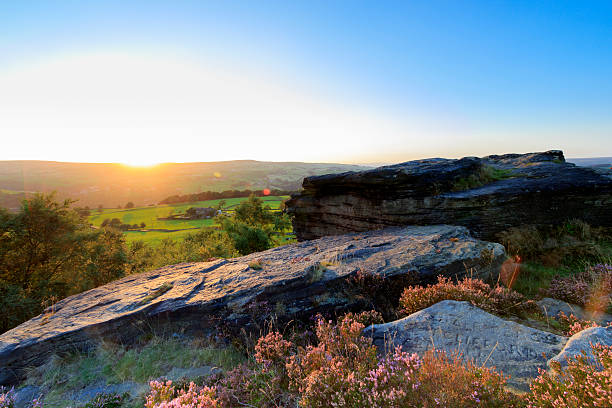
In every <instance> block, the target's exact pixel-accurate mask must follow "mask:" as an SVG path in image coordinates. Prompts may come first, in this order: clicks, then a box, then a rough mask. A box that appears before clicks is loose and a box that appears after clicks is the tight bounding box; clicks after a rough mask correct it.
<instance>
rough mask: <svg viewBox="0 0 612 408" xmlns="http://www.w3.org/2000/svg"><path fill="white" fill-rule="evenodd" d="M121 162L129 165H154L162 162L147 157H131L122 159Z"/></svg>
mask: <svg viewBox="0 0 612 408" xmlns="http://www.w3.org/2000/svg"><path fill="white" fill-rule="evenodd" d="M121 164H123V165H124V166H128V167H153V166H157V165H158V164H160V162H159V161H154V160H147V159H130V160H125V161H122V162H121Z"/></svg>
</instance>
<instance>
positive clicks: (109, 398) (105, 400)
mask: <svg viewBox="0 0 612 408" xmlns="http://www.w3.org/2000/svg"><path fill="white" fill-rule="evenodd" d="M127 397H128V394H123V395H118V394H108V393H100V394H98V395H96V396H95V397H94V399H93V400H91V401H89V402H88V403H87V404H85V405H83V406H82V407H81V408H121V407H122V406H123V402H124V400H125V399H126V398H127Z"/></svg>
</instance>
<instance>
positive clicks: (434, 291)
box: [399, 276, 539, 316]
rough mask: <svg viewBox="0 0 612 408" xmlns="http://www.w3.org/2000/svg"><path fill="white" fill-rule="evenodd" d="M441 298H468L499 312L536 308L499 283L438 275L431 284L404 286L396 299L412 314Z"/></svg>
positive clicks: (519, 312) (404, 312)
mask: <svg viewBox="0 0 612 408" xmlns="http://www.w3.org/2000/svg"><path fill="white" fill-rule="evenodd" d="M443 300H458V301H467V302H470V303H472V304H473V305H474V306H477V307H479V308H481V309H483V310H486V311H487V312H490V313H493V314H496V315H500V316H508V315H519V316H520V315H522V314H524V313H538V312H539V308H538V306H537V304H535V302H533V301H531V300H528V299H527V298H525V296H523V295H521V294H520V293H518V292H516V291H513V290H511V289H508V288H505V287H502V286H497V287H495V288H492V287H491V286H489V285H488V284H486V283H484V282H483V281H482V280H480V279H472V278H468V277H466V278H464V279H463V280H461V281H459V282H456V283H455V282H453V281H452V280H451V279H450V278H447V277H444V276H439V277H438V282H437V283H436V284H434V285H427V286H409V287H408V288H406V289H404V292H403V293H402V296H401V297H400V301H399V303H400V308H401V312H402V313H403V314H412V313H414V312H418V311H419V310H422V309H425V308H427V307H429V306H431V305H434V304H436V303H438V302H441V301H443Z"/></svg>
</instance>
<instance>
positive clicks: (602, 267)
mask: <svg viewBox="0 0 612 408" xmlns="http://www.w3.org/2000/svg"><path fill="white" fill-rule="evenodd" d="M546 294H547V295H548V296H550V297H554V298H556V299H561V300H565V301H567V302H569V303H574V304H577V305H580V306H583V307H584V308H585V309H586V310H588V311H590V312H593V313H601V312H611V311H612V295H611V294H612V265H611V264H609V263H601V264H596V265H592V266H588V267H586V268H585V269H584V270H583V271H582V272H580V273H577V274H575V275H571V276H559V277H556V278H554V279H553V280H552V281H551V283H550V286H549V287H548V289H546Z"/></svg>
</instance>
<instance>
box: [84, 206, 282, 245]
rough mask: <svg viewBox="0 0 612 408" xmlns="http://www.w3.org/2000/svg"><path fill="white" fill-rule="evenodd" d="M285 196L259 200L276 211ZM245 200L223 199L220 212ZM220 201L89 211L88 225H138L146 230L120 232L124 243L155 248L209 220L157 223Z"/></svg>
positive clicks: (212, 222)
mask: <svg viewBox="0 0 612 408" xmlns="http://www.w3.org/2000/svg"><path fill="white" fill-rule="evenodd" d="M288 198H289V197H288V196H270V197H263V198H262V200H264V204H265V205H268V206H270V208H272V209H278V208H279V206H280V204H281V202H282V201H284V200H286V199H288ZM247 199H248V198H247V197H242V198H228V199H225V203H226V204H225V206H224V210H226V211H230V212H231V211H232V209H233V208H235V207H236V206H237V205H238V204H240V203H241V202H242V201H245V200H247ZM219 201H221V200H208V201H198V202H194V203H181V204H168V205H156V206H150V207H136V208H130V209H119V208H117V209H111V208H106V209H103V210H102V212H101V213H100V212H98V211H97V210H92V212H91V215H90V216H89V222H91V223H92V224H93V225H94V226H96V227H99V226H100V225H101V224H102V222H103V221H104V220H105V219H112V218H118V219H119V220H121V222H122V223H124V224H140V223H141V222H144V223H145V224H146V227H145V228H144V229H142V230H140V231H124V234H125V236H126V239H127V241H128V242H129V241H135V240H143V241H145V242H147V243H149V244H157V243H159V241H161V240H162V239H164V238H173V239H183V238H184V237H185V236H186V235H187V234H190V233H193V232H195V231H196V229H197V228H201V227H204V226H211V225H213V224H214V220H212V219H204V220H158V218H165V217H168V215H170V214H180V213H184V212H185V211H186V210H187V209H188V208H189V207H216V206H217V205H218V204H219Z"/></svg>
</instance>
